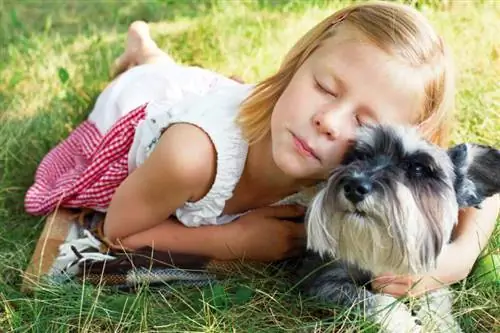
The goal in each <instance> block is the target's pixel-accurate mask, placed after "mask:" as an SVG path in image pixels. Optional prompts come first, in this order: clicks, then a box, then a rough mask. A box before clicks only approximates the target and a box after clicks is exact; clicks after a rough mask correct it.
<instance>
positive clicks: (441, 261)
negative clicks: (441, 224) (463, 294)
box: [371, 242, 470, 297]
mask: <svg viewBox="0 0 500 333" xmlns="http://www.w3.org/2000/svg"><path fill="white" fill-rule="evenodd" d="M464 246H465V245H463V244H460V243H457V242H452V243H450V244H448V245H446V246H445V247H444V248H443V251H442V252H441V254H440V255H439V256H438V260H437V265H436V268H435V269H434V270H432V271H430V272H428V273H426V274H423V275H399V276H398V275H394V274H391V273H387V274H382V275H381V276H378V277H376V278H375V279H374V280H372V283H371V285H372V288H373V289H374V290H376V291H378V292H382V293H385V294H390V295H393V296H395V297H402V296H413V297H416V296H420V295H423V294H425V293H427V292H430V291H433V290H436V289H440V288H443V287H445V286H448V285H450V284H453V283H456V282H459V281H461V280H463V279H465V278H466V277H467V275H468V274H469V272H470V267H469V266H468V265H467V264H466V263H464V261H463V260H461V258H460V256H457V255H456V254H457V253H463V251H466V250H467V248H466V247H464Z"/></svg>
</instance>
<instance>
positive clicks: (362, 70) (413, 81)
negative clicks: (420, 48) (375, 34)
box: [310, 35, 424, 123]
mask: <svg viewBox="0 0 500 333" xmlns="http://www.w3.org/2000/svg"><path fill="white" fill-rule="evenodd" d="M310 60H311V65H312V67H313V71H315V72H316V75H320V76H322V77H324V78H325V79H327V80H328V79H330V78H331V79H333V81H336V82H338V81H341V82H342V86H343V88H345V90H346V91H347V93H348V94H349V95H350V97H352V98H353V99H354V100H355V101H356V102H357V103H358V104H360V105H364V106H365V107H367V108H368V109H371V110H373V111H374V112H375V113H377V114H378V115H379V116H380V118H387V120H388V121H392V120H393V121H395V122H398V123H415V122H416V121H417V119H418V118H419V115H418V113H419V110H420V108H419V105H420V104H422V95H423V90H424V84H423V79H422V75H421V73H419V72H418V70H417V69H415V68H412V67H410V66H409V65H407V64H404V63H403V62H402V61H401V60H399V59H396V57H395V56H393V55H391V54H389V53H387V52H386V51H384V50H382V49H381V48H380V47H378V46H377V45H375V44H374V43H373V42H370V41H368V40H367V39H364V38H361V37H359V36H355V35H354V36H352V35H351V36H347V37H346V36H342V37H340V36H339V37H335V36H333V37H330V38H328V39H327V40H325V41H324V42H323V43H322V44H321V46H320V47H319V48H318V49H317V50H316V52H315V53H314V54H313V55H311V59H310Z"/></svg>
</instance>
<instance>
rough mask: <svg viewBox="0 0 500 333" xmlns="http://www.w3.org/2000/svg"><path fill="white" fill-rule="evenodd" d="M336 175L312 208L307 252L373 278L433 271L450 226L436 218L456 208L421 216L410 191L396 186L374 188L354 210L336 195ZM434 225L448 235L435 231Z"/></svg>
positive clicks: (309, 211) (402, 186)
mask: <svg viewBox="0 0 500 333" xmlns="http://www.w3.org/2000/svg"><path fill="white" fill-rule="evenodd" d="M340 174H341V172H339V173H338V175H333V176H332V177H331V178H330V181H329V184H328V185H327V186H326V187H325V188H324V189H323V190H322V191H321V192H320V193H318V195H317V196H316V197H315V198H314V200H313V202H312V203H311V205H310V208H309V210H308V214H307V233H308V240H307V247H308V249H310V250H313V251H315V252H317V253H319V254H320V255H330V256H332V257H334V258H337V259H341V260H346V261H347V262H349V263H352V264H355V265H357V266H359V267H360V268H361V269H364V270H367V271H370V272H372V273H373V274H375V275H377V274H382V273H386V272H392V273H395V274H417V273H423V272H426V271H428V270H430V269H432V268H434V267H435V261H436V258H437V255H438V254H439V252H440V251H441V248H442V246H443V243H444V242H445V240H444V239H443V238H445V237H447V236H448V235H449V233H450V232H451V227H452V226H453V224H454V222H453V221H450V222H446V221H443V220H439V219H444V218H446V216H448V219H450V216H451V217H453V211H454V209H455V212H456V206H454V205H449V206H450V207H449V208H448V209H443V210H444V211H434V212H431V213H429V212H426V213H425V214H423V213H422V212H421V208H420V207H419V206H418V205H417V203H416V202H415V198H414V197H413V195H412V193H411V191H410V190H409V189H408V188H407V187H406V186H404V185H402V184H398V183H394V184H393V186H392V188H390V187H389V186H387V185H385V184H378V185H379V186H378V187H379V188H380V190H379V191H377V192H376V193H374V194H371V195H370V196H368V197H367V198H366V199H365V200H363V201H362V202H361V203H359V204H358V205H357V206H356V207H354V205H353V204H352V203H351V202H350V201H348V200H347V199H346V198H345V196H344V195H343V192H342V191H339V190H338V189H339V188H340V186H339V179H340V178H341V177H340ZM451 206H453V207H451ZM441 208H442V207H441ZM429 219H436V221H429ZM431 226H434V227H431ZM436 226H438V229H439V226H443V227H444V228H445V229H446V230H444V231H443V230H436Z"/></svg>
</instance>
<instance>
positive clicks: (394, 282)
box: [372, 274, 458, 297]
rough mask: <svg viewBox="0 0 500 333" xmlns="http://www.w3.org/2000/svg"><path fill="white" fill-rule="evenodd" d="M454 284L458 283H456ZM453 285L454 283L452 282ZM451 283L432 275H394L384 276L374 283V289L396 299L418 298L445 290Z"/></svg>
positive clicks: (376, 279)
mask: <svg viewBox="0 0 500 333" xmlns="http://www.w3.org/2000/svg"><path fill="white" fill-rule="evenodd" d="M454 282H458V280H457V281H454ZM451 283H453V282H451ZM447 284H450V282H448V283H445V282H443V281H440V280H439V278H438V277H436V276H430V275H422V276H417V275H399V276H398V275H392V274H384V275H382V276H379V277H377V278H375V279H374V280H373V281H372V288H373V289H375V290H376V291H378V292H381V293H384V294H390V295H392V296H395V297H403V296H411V297H417V296H421V295H423V294H425V293H428V292H430V291H433V290H437V289H439V288H443V287H444V286H446V285H447Z"/></svg>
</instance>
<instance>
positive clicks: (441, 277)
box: [372, 195, 500, 296]
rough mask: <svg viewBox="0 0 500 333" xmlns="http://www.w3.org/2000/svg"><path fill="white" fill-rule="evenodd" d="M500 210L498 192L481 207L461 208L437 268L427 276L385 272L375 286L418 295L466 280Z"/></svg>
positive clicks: (401, 294)
mask: <svg viewBox="0 0 500 333" xmlns="http://www.w3.org/2000/svg"><path fill="white" fill-rule="evenodd" d="M499 209H500V200H499V195H495V196H493V197H491V198H488V199H486V200H485V201H484V204H483V208H482V209H475V208H467V209H463V210H461V211H460V214H459V219H458V224H457V226H456V227H455V230H454V233H453V240H452V242H451V243H449V244H448V245H447V246H446V247H445V248H444V249H443V252H442V253H441V254H440V255H439V257H438V261H437V267H436V269H435V270H434V271H432V272H430V273H428V274H426V275H424V276H404V277H397V276H391V275H384V276H382V277H378V278H377V279H375V280H374V281H373V282H372V286H373V287H374V288H375V289H377V290H379V291H383V292H384V293H388V294H392V295H394V296H404V295H414V296H418V295H421V294H423V293H425V292H427V291H431V290H435V289H438V288H441V287H442V286H443V285H449V284H453V283H455V282H458V281H460V280H462V279H465V278H466V277H467V276H468V275H469V273H470V272H471V270H472V267H473V266H474V263H475V262H476V260H477V258H478V257H479V255H480V254H481V251H482V250H483V249H484V248H485V247H486V245H487V244H488V240H489V238H490V236H491V234H492V233H493V230H494V228H495V223H496V219H497V216H498V213H499Z"/></svg>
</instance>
